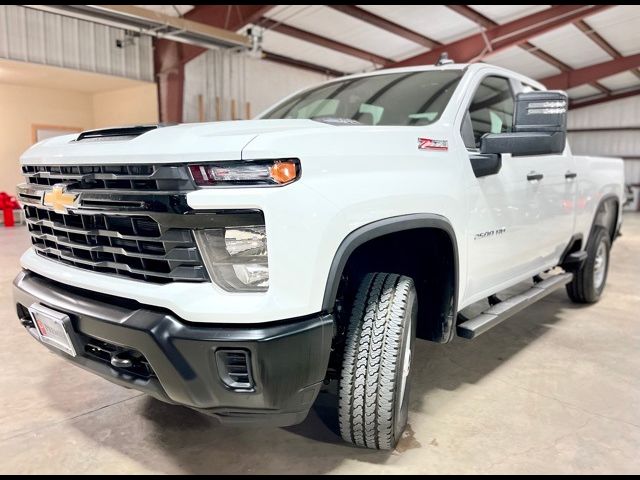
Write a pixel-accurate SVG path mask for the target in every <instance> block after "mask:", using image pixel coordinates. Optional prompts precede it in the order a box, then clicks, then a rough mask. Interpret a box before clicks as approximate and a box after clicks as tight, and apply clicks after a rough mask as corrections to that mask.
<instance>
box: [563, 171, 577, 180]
mask: <svg viewBox="0 0 640 480" xmlns="http://www.w3.org/2000/svg"><path fill="white" fill-rule="evenodd" d="M577 176H578V174H577V173H576V172H567V173H565V174H564V178H566V179H567V180H569V179H571V178H576V177H577Z"/></svg>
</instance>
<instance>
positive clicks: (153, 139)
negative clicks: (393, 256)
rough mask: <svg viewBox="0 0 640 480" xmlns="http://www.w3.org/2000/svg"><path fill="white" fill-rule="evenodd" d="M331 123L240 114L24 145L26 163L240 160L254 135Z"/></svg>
mask: <svg viewBox="0 0 640 480" xmlns="http://www.w3.org/2000/svg"><path fill="white" fill-rule="evenodd" d="M327 128H336V127H334V126H331V125H327V124H325V123H320V122H315V121H313V120H241V121H232V122H211V123H185V124H180V125H173V126H166V127H159V128H154V129H152V130H149V131H147V132H145V133H142V134H141V135H138V136H135V137H133V138H131V137H121V139H119V138H117V137H107V138H105V139H104V140H95V139H93V140H92V141H85V140H81V141H76V139H77V138H78V135H77V134H73V135H63V136H60V137H54V138H50V139H47V140H43V141H42V142H39V143H37V144H36V145H34V146H32V147H31V148H29V150H27V151H26V152H25V153H24V154H23V155H22V157H21V159H20V161H21V162H22V163H25V164H31V165H38V164H42V165H46V164H48V165H67V164H95V163H99V164H120V163H181V162H194V161H199V162H203V161H220V160H240V159H241V158H242V150H243V149H244V147H245V146H246V145H247V144H248V143H249V142H251V141H252V140H253V139H254V138H256V137H257V136H258V135H261V134H266V133H275V132H277V133H286V132H288V131H294V130H301V129H322V130H325V129H327Z"/></svg>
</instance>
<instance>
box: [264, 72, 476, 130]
mask: <svg viewBox="0 0 640 480" xmlns="http://www.w3.org/2000/svg"><path fill="white" fill-rule="evenodd" d="M462 74H463V72H462V70H432V71H426V72H425V71H422V72H404V73H387V74H382V75H375V76H369V77H360V78H352V79H347V80H342V81H337V82H332V83H329V84H326V85H322V86H320V87H317V88H314V89H311V90H306V91H304V92H302V93H299V94H298V95H296V96H294V97H292V98H290V99H288V100H286V101H285V102H283V103H281V104H279V105H276V106H275V108H274V109H272V110H270V111H268V112H267V113H266V114H264V115H263V116H262V117H261V118H279V119H285V118H305V119H312V120H323V121H328V122H331V121H332V120H334V121H338V122H339V121H344V120H350V121H354V122H353V123H355V122H358V123H361V124H364V125H404V126H407V125H409V126H410V125H428V124H430V123H433V122H435V121H436V120H438V118H440V115H442V112H443V111H444V109H445V107H446V106H447V103H448V102H449V99H450V98H451V95H452V94H453V91H454V90H455V89H456V86H457V85H458V82H459V81H460V79H461V78H462Z"/></svg>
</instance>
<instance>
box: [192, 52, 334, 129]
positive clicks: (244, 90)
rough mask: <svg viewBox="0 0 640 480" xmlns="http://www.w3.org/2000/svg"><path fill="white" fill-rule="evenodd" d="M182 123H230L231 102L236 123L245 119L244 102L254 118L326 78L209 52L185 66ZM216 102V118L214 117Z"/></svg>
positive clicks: (245, 56)
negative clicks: (233, 101)
mask: <svg viewBox="0 0 640 480" xmlns="http://www.w3.org/2000/svg"><path fill="white" fill-rule="evenodd" d="M184 74H185V83H184V110H183V121H185V122H197V121H199V117H200V109H201V107H200V103H199V102H200V101H199V99H198V97H199V96H200V95H202V111H203V114H204V118H203V120H204V121H215V120H231V119H232V115H231V100H232V99H233V100H235V103H236V116H235V118H236V119H246V107H245V106H246V102H249V103H250V105H251V117H255V116H256V115H258V114H259V113H261V112H262V111H263V110H265V109H267V108H268V107H269V106H271V105H273V104H274V103H275V102H277V101H278V100H280V99H282V98H284V97H285V96H287V95H290V94H291V93H293V92H295V91H297V90H300V89H302V88H305V87H308V86H311V85H315V84H319V83H321V82H323V81H325V80H327V79H328V78H329V77H327V76H326V75H323V74H320V73H315V72H311V71H308V70H303V69H300V68H295V67H289V66H287V65H282V64H280V63H275V62H270V61H267V60H260V59H256V58H253V57H250V56H249V55H248V54H246V53H238V52H230V51H226V50H210V51H208V52H206V53H204V54H202V55H200V56H198V57H196V58H195V59H193V60H191V61H190V62H189V63H187V64H186V65H185V72H184ZM216 97H218V98H219V104H220V117H219V118H217V115H216Z"/></svg>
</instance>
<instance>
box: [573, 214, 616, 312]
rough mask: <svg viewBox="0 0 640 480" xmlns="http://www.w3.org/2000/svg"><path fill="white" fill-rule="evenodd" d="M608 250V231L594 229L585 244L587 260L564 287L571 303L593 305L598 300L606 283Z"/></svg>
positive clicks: (598, 228) (609, 241) (601, 228)
mask: <svg viewBox="0 0 640 480" xmlns="http://www.w3.org/2000/svg"><path fill="white" fill-rule="evenodd" d="M610 249H611V239H610V238H609V231H608V230H607V229H606V228H603V227H596V228H595V229H594V231H593V234H592V236H591V238H590V239H589V242H588V243H587V259H586V261H585V262H584V265H583V266H582V268H581V269H580V270H579V271H577V272H576V273H574V274H573V280H572V281H571V283H569V284H568V285H567V287H566V288H567V295H569V298H570V299H571V300H572V301H573V302H575V303H595V302H597V301H598V300H600V295H602V291H603V290H604V287H605V285H606V283H607V273H608V271H609V250H610Z"/></svg>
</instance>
